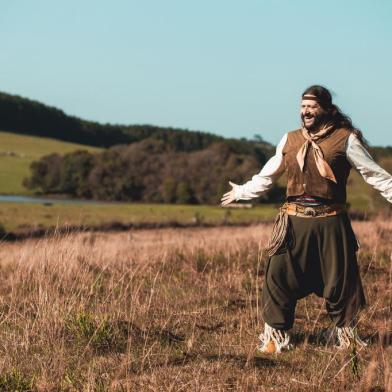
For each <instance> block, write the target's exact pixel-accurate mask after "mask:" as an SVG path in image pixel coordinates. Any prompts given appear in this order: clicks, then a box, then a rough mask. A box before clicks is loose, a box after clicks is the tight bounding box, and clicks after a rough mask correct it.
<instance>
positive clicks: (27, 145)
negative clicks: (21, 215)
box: [0, 131, 101, 195]
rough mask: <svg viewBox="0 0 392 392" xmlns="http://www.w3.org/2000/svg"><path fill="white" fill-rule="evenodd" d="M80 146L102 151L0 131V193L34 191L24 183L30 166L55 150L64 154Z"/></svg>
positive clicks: (28, 192) (24, 193)
mask: <svg viewBox="0 0 392 392" xmlns="http://www.w3.org/2000/svg"><path fill="white" fill-rule="evenodd" d="M80 149H83V150H88V151H91V152H94V151H96V152H98V151H100V150H101V149H99V148H96V147H90V146H84V145H81V144H75V143H68V142H62V141H59V140H54V139H49V138H44V137H37V136H24V135H17V134H14V133H11V132H3V131H0V194H13V195H29V194H32V192H31V191H29V190H27V189H25V188H24V187H23V185H22V181H23V178H25V177H28V176H29V174H30V172H29V166H30V163H31V162H32V161H34V160H37V159H39V158H40V157H42V156H43V155H47V154H51V153H53V152H57V153H60V154H65V153H68V152H72V151H75V150H80Z"/></svg>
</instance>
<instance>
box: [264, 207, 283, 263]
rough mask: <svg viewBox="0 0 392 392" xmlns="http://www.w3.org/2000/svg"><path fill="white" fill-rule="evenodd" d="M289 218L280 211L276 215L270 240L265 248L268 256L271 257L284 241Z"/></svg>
mask: <svg viewBox="0 0 392 392" xmlns="http://www.w3.org/2000/svg"><path fill="white" fill-rule="evenodd" d="M288 222H289V217H288V214H286V213H285V212H284V211H283V210H282V209H281V210H280V211H279V214H278V215H277V217H276V219H275V222H274V227H273V229H272V234H271V238H270V240H269V242H268V245H267V247H266V249H265V250H266V252H267V253H268V256H270V257H271V256H273V255H274V254H275V253H276V252H277V250H278V249H279V248H280V247H281V246H282V244H283V242H284V239H285V237H286V233H287V228H288Z"/></svg>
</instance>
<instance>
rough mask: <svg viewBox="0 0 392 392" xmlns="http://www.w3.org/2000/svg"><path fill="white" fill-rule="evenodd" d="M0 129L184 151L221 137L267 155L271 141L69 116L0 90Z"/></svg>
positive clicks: (87, 142) (101, 143) (100, 144)
mask: <svg viewBox="0 0 392 392" xmlns="http://www.w3.org/2000/svg"><path fill="white" fill-rule="evenodd" d="M0 129H1V130H5V131H10V132H15V133H21V134H27V135H34V136H44V137H50V138H53V139H58V140H63V141H67V142H74V143H79V144H85V145H90V146H97V147H111V146H113V145H117V144H130V143H135V142H139V141H141V140H144V139H148V138H152V139H156V140H161V141H163V142H164V143H165V144H166V145H167V146H168V147H170V148H171V149H172V150H174V151H184V152H189V151H197V150H202V149H204V148H206V147H208V146H210V145H211V144H213V143H216V142H221V141H225V142H227V143H230V144H231V145H233V146H234V147H235V149H236V150H239V151H241V152H242V153H249V152H254V149H255V147H256V149H257V150H259V151H258V152H259V153H261V155H269V152H270V151H271V149H272V146H271V145H269V144H268V143H265V142H262V141H260V140H259V141H258V142H257V143H256V142H248V141H245V140H238V139H231V140H228V139H225V138H223V137H220V136H217V135H214V134H211V133H206V132H199V131H188V130H185V129H178V128H167V127H158V126H152V125H113V124H100V123H97V122H92V121H86V120H83V119H80V118H78V117H74V116H69V115H67V114H65V113H64V112H63V111H62V110H59V109H57V108H54V107H51V106H47V105H44V104H42V103H40V102H37V101H33V100H30V99H27V98H23V97H20V96H17V95H10V94H6V93H1V92H0ZM262 152H264V153H266V154H264V153H262ZM256 155H257V154H256Z"/></svg>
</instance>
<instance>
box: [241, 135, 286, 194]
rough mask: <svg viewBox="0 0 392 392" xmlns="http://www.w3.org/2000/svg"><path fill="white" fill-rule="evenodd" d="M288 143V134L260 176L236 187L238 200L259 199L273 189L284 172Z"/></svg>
mask: <svg viewBox="0 0 392 392" xmlns="http://www.w3.org/2000/svg"><path fill="white" fill-rule="evenodd" d="M286 141H287V133H286V134H285V135H284V136H283V138H282V139H281V141H280V142H279V144H278V146H277V147H276V152H275V155H274V156H273V157H271V158H270V159H269V160H268V161H267V163H266V164H265V165H264V166H263V168H262V169H261V171H260V172H259V173H258V174H255V175H254V176H253V177H252V179H251V180H250V181H248V182H246V183H245V184H243V185H235V186H234V193H235V199H236V200H249V199H252V198H254V197H259V196H260V195H261V194H263V193H264V192H266V191H268V189H270V188H271V187H272V185H273V184H274V182H275V181H276V180H277V179H278V178H279V177H280V176H281V175H282V173H283V171H284V163H283V147H284V146H285V144H286Z"/></svg>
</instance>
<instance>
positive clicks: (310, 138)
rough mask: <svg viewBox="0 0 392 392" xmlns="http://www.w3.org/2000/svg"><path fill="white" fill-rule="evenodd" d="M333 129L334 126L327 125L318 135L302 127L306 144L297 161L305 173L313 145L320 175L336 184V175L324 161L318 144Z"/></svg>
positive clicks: (302, 147)
mask: <svg viewBox="0 0 392 392" xmlns="http://www.w3.org/2000/svg"><path fill="white" fill-rule="evenodd" d="M332 129H333V125H331V124H326V125H325V126H324V127H322V128H321V129H320V130H319V131H317V132H316V133H310V132H309V131H308V130H307V129H306V128H305V127H302V136H303V137H304V138H305V142H304V144H303V145H302V146H301V148H300V149H299V151H298V153H297V161H298V165H299V167H300V169H301V171H303V168H304V164H305V156H306V153H307V152H308V148H309V146H310V145H312V147H313V155H314V159H315V161H316V166H317V169H318V171H319V173H320V175H321V176H322V177H324V178H328V180H331V181H333V182H334V183H336V182H337V181H336V178H335V175H334V174H333V171H332V169H331V167H330V166H329V164H328V162H327V161H326V160H325V159H324V154H323V152H322V151H321V148H320V147H319V145H318V144H317V142H318V141H320V140H322V139H323V138H324V137H325V136H327V135H328V134H329V132H330V131H331V130H332Z"/></svg>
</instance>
